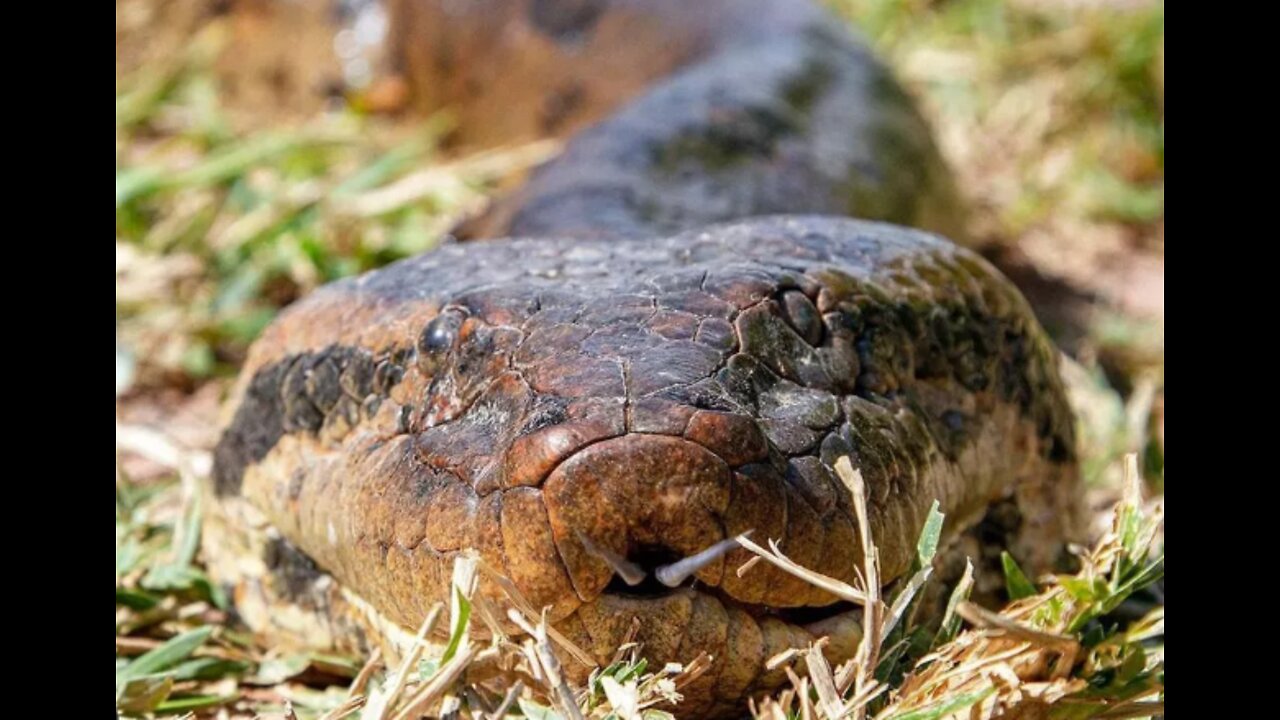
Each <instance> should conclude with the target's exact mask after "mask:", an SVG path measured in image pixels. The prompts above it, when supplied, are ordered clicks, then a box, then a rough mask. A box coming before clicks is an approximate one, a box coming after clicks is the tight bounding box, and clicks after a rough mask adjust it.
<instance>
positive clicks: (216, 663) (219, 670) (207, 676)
mask: <svg viewBox="0 0 1280 720" xmlns="http://www.w3.org/2000/svg"><path fill="white" fill-rule="evenodd" d="M248 668H249V664H248V663H243V662H239V661H236V660H224V659H223V658H212V657H202V658H192V659H190V660H187V661H185V662H183V663H180V664H178V665H177V666H176V667H175V668H173V670H171V671H170V672H169V674H171V675H172V676H173V679H174V680H178V681H181V680H217V679H218V678H222V677H226V676H227V675H236V674H238V673H242V672H244V671H245V670H247V669H248Z"/></svg>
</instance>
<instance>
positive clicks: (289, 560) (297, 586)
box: [262, 536, 322, 607]
mask: <svg viewBox="0 0 1280 720" xmlns="http://www.w3.org/2000/svg"><path fill="white" fill-rule="evenodd" d="M262 554H263V557H262V560H263V562H264V563H265V564H266V566H267V571H268V572H269V573H270V574H271V577H272V578H273V579H274V580H275V581H276V585H277V587H278V589H279V590H280V593H281V595H282V596H283V597H284V599H285V600H288V601H290V602H295V603H298V604H299V605H303V606H304V607H316V606H318V603H319V602H320V601H321V600H322V598H321V597H320V596H319V594H318V593H317V592H316V589H315V584H316V581H317V580H319V579H320V578H321V577H322V573H321V572H320V568H318V567H317V566H316V562H315V560H312V559H311V556H309V555H307V554H306V553H304V552H302V551H301V550H299V549H298V548H297V546H295V545H294V544H293V543H291V542H289V541H288V540H285V539H284V538H282V537H278V536H277V537H272V538H271V539H270V540H268V541H267V545H266V547H265V548H264V549H263V553H262Z"/></svg>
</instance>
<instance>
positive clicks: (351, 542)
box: [205, 0, 1080, 717]
mask: <svg viewBox="0 0 1280 720" xmlns="http://www.w3.org/2000/svg"><path fill="white" fill-rule="evenodd" d="M385 10H386V13H387V19H388V26H389V28H390V35H389V37H388V40H387V47H388V52H389V53H390V56H391V58H392V59H393V63H394V64H395V66H396V67H397V68H398V69H399V72H400V73H401V74H402V75H403V76H404V77H405V78H406V79H407V81H408V83H409V86H410V87H411V89H412V91H413V97H414V102H415V103H416V104H418V105H419V106H421V108H422V109H426V110H430V109H437V108H441V107H450V108H455V109H456V112H457V113H458V114H459V117H460V118H461V120H462V122H461V123H460V126H459V132H460V133H461V135H462V137H461V142H462V144H464V145H465V144H472V145H476V146H483V145H485V144H493V143H495V142H503V141H508V140H513V139H514V140H522V139H529V138H531V137H538V136H547V135H556V136H560V135H563V136H567V137H569V140H568V142H567V146H566V148H565V150H564V152H563V153H562V154H561V155H560V156H558V157H557V158H556V159H554V160H553V161H551V162H550V163H549V164H547V165H545V166H544V167H542V168H540V169H539V170H537V171H536V172H535V173H534V174H533V176H532V177H531V179H530V180H529V181H528V182H527V183H526V184H525V185H524V186H522V187H521V188H519V189H517V190H516V191H515V192H514V193H513V194H511V195H510V196H508V197H507V198H505V199H503V200H500V201H498V202H497V203H496V204H495V205H494V206H493V207H492V208H491V209H490V210H489V211H488V212H486V213H485V214H484V215H482V216H481V217H478V218H474V219H472V220H470V221H468V222H467V223H465V224H464V225H463V226H462V227H460V228H458V230H457V233H456V235H457V236H458V237H459V238H462V239H466V240H468V241H467V242H459V243H447V244H445V245H443V246H442V247H440V248H439V249H437V250H435V251H432V252H429V253H426V254H424V255H422V256H419V257H415V258H411V259H408V260H404V261H401V262H399V263H396V264H394V265H391V266H388V267H386V268H383V269H381V270H377V271H374V272H371V273H368V274H366V275H363V276H360V277H356V278H349V279H346V280H342V281H339V282H336V283H333V284H331V285H328V286H326V287H324V288H322V289H320V290H318V291H316V292H314V293H312V294H311V295H309V296H308V297H306V298H304V299H303V300H301V301H299V302H297V303H295V304H294V305H293V306H291V307H290V308H288V309H287V310H286V311H285V312H283V313H282V314H281V315H280V317H279V318H278V319H277V320H276V321H275V322H274V323H273V324H272V325H271V326H270V327H269V328H268V329H267V330H266V331H265V332H264V334H263V335H262V337H261V338H260V339H259V340H258V341H257V342H256V344H255V345H254V346H253V348H252V349H251V351H250V354H249V358H248V360H247V362H246V364H245V367H244V369H243V372H242V374H241V376H240V380H239V382H238V384H237V386H236V388H235V390H234V393H233V397H232V399H231V402H230V404H229V408H228V415H227V422H226V427H225V430H224V433H223V436H222V439H221V441H220V443H219V445H218V447H217V449H216V452H215V464H214V473H213V481H212V483H211V484H210V487H209V492H210V495H211V496H212V499H213V505H214V508H215V510H216V512H214V513H213V517H212V518H211V519H210V521H209V522H207V523H206V530H205V534H206V538H205V548H206V555H207V556H208V557H209V561H210V568H211V572H212V573H213V574H214V576H215V577H216V578H218V579H219V580H220V581H222V582H224V583H226V584H228V585H229V586H231V587H232V588H233V590H234V598H235V603H236V607H237V610H238V612H239V613H240V615H241V616H242V617H243V618H244V619H245V621H246V622H247V623H248V624H249V625H250V626H251V627H253V628H254V629H255V630H257V631H260V632H262V633H264V634H268V635H271V636H273V637H275V638H278V639H281V641H291V642H296V643H301V644H305V645H310V646H317V647H346V648H362V649H368V648H369V647H370V646H374V645H378V644H380V643H385V642H389V640H388V639H389V638H393V637H398V636H402V635H403V634H404V633H406V632H408V633H412V631H413V629H415V628H416V627H417V626H418V625H419V624H420V623H421V622H422V620H423V618H424V616H425V614H426V612H427V610H428V609H429V608H430V607H431V606H432V605H433V604H434V603H436V602H438V601H441V600H446V601H447V599H448V588H449V583H450V577H451V572H452V567H453V563H454V559H455V558H456V557H457V556H458V555H459V554H460V553H474V554H475V555H477V556H478V557H480V558H481V559H482V560H483V561H484V562H485V563H486V564H487V565H488V566H490V567H492V568H494V569H496V570H498V571H499V572H501V573H502V574H503V575H505V576H506V577H507V578H509V579H510V581H511V582H512V583H513V584H514V586H515V587H516V588H517V589H518V590H519V592H520V593H521V594H522V595H523V596H525V597H526V598H527V599H528V600H529V602H530V603H531V604H533V605H534V606H535V607H538V608H544V607H545V608H547V609H548V610H547V612H548V615H547V617H548V619H549V621H550V622H551V624H552V625H553V626H554V628H556V630H557V631H558V632H559V633H560V634H561V635H562V636H563V637H565V638H566V639H568V640H569V641H571V642H572V643H573V645H574V646H576V647H577V648H580V649H581V650H582V651H583V653H584V654H585V655H586V656H587V657H580V656H574V657H568V658H566V659H565V668H566V671H567V672H569V673H570V675H571V676H574V677H579V678H580V677H583V676H585V674H586V673H587V672H588V671H589V670H590V666H589V665H590V662H597V663H599V662H606V661H607V660H608V658H609V657H610V656H611V655H612V654H613V652H614V650H615V648H616V647H617V645H618V643H620V642H622V641H623V640H624V639H625V637H626V636H627V633H628V632H629V631H630V630H631V627H632V624H633V622H634V621H635V620H636V619H638V620H639V628H640V629H639V635H638V640H639V641H640V642H642V643H644V654H645V655H646V656H647V657H648V658H649V659H650V660H651V661H653V662H659V663H661V662H668V661H675V662H681V661H688V660H690V659H691V658H692V657H693V656H694V655H695V654H697V653H698V652H699V651H705V652H707V653H709V654H710V655H711V656H712V657H713V662H712V666H711V669H710V670H709V671H708V672H707V673H706V674H705V675H703V676H702V677H701V678H699V679H698V680H697V681H696V682H694V683H693V684H692V685H690V686H689V687H687V688H685V689H684V695H685V701H684V702H683V703H681V704H680V706H679V708H678V709H679V711H680V713H682V715H683V716H687V717H733V716H735V715H739V714H741V713H742V712H743V707H744V703H745V699H746V698H747V697H749V696H750V695H751V694H753V693H757V692H762V691H767V690H769V689H771V688H774V687H777V686H778V685H779V684H781V683H784V682H785V681H786V677H785V674H784V670H782V669H780V668H779V669H775V670H767V669H766V668H765V664H764V661H765V660H766V659H767V658H769V657H770V656H772V655H774V654H775V653H777V652H779V651H781V650H784V649H786V648H788V647H803V646H805V645H807V644H808V643H810V642H812V641H813V639H814V638H815V637H817V636H821V635H827V634H830V633H833V632H835V633H837V635H838V636H839V637H843V638H846V639H847V638H849V637H856V636H857V632H858V629H857V614H856V613H855V612H851V610H850V608H849V607H848V606H846V605H845V604H843V603H839V602H837V598H835V597H834V596H832V595H830V594H828V593H827V592H826V591H823V590H821V589H818V588H815V587H813V586H810V585H808V584H806V583H804V582H802V581H800V580H798V579H796V578H794V577H792V576H790V575H788V574H786V573H784V572H783V571H781V570H779V569H777V568H775V567H773V566H770V565H767V564H761V565H758V566H756V567H755V568H753V569H752V570H751V571H750V572H747V573H745V574H742V575H739V574H738V573H737V572H735V569H736V568H738V567H739V566H740V565H741V564H742V563H744V562H745V561H746V560H748V559H749V558H750V557H751V556H750V554H749V553H748V552H747V551H746V550H745V549H742V548H736V549H730V550H728V552H727V553H723V554H721V555H717V556H714V557H713V558H712V559H711V561H710V562H709V563H706V564H704V565H702V566H701V567H699V568H696V572H695V573H693V574H692V575H691V576H690V577H676V578H675V580H674V581H671V578H670V574H671V568H672V567H673V563H677V562H678V561H679V560H680V559H681V558H688V557H690V556H695V555H697V554H698V553H700V552H702V551H704V550H706V549H708V548H712V547H716V546H717V543H721V542H722V541H724V540H726V539H727V538H732V537H733V536H735V535H736V534H738V533H741V532H744V531H748V530H751V531H753V532H754V533H755V535H754V536H753V537H755V538H757V539H758V540H759V541H761V542H763V541H764V540H765V539H773V540H777V541H778V542H779V543H780V547H781V548H782V549H783V551H784V552H786V553H787V554H788V555H789V556H790V557H791V558H792V559H794V560H795V561H796V562H798V563H800V564H802V565H805V566H807V567H810V568H812V569H814V570H817V571H819V572H822V573H825V574H827V575H830V576H832V577H836V578H839V579H842V580H845V581H849V582H851V581H853V580H854V578H855V576H856V571H855V567H857V566H858V565H859V564H860V562H861V557H860V554H861V551H860V549H859V543H858V540H857V537H858V535H857V528H856V524H855V519H854V512H853V509H852V505H851V496H850V489H849V488H848V487H846V486H845V485H844V484H843V483H842V482H841V480H840V479H839V477H838V475H837V474H836V473H834V472H833V469H832V468H833V463H834V462H835V461H836V459H837V458H839V457H842V456H847V457H848V458H849V459H850V460H851V462H852V464H853V465H854V466H855V467H857V468H858V469H859V470H860V471H861V473H862V475H863V477H864V478H865V481H866V485H867V488H868V501H869V510H870V524H871V528H870V530H871V532H872V533H873V536H874V537H875V538H876V540H877V542H878V544H879V546H880V549H881V553H882V557H881V565H882V571H883V576H884V580H885V581H886V582H889V581H893V580H895V579H897V578H899V577H901V576H902V575H903V574H904V573H905V572H906V571H907V570H908V569H909V566H910V563H911V561H912V558H913V557H914V552H915V541H916V538H917V536H918V534H919V532H920V529H921V527H922V525H923V523H924V520H925V516H926V513H927V511H928V509H929V507H930V505H931V504H932V503H933V502H934V501H935V500H937V501H938V502H939V503H940V506H941V509H942V511H943V512H945V513H946V517H947V523H946V527H945V531H944V534H945V537H946V540H947V541H948V542H953V541H955V539H956V538H959V537H960V536H961V535H962V534H963V533H965V532H967V531H969V532H971V531H972V529H973V528H974V527H975V526H977V525H978V524H979V523H980V521H982V519H983V517H984V515H987V514H988V513H989V510H990V508H992V507H994V506H996V505H1001V504H1002V506H1003V507H1006V508H1014V512H1013V514H1014V516H1015V519H1014V522H1013V523H1012V526H1011V527H1010V528H1009V533H1008V537H1009V541H1010V542H1011V544H1012V546H1011V549H1012V550H1013V552H1014V553H1015V554H1016V555H1017V556H1018V557H1019V559H1020V560H1021V561H1022V562H1023V563H1024V565H1025V566H1026V567H1027V568H1028V569H1030V570H1033V571H1039V570H1043V569H1046V568H1049V567H1050V566H1051V565H1052V564H1053V563H1054V562H1055V561H1056V560H1057V559H1058V557H1059V555H1060V553H1061V551H1062V548H1063V546H1064V543H1065V541H1066V540H1068V539H1070V538H1071V537H1072V536H1073V534H1074V533H1075V528H1076V523H1077V520H1076V518H1077V514H1078V509H1077V504H1078V500H1079V494H1080V488H1079V479H1078V473H1077V469H1076V460H1075V441H1074V437H1073V417H1072V414H1071V412H1070V409H1069V407H1068V404H1067V401H1066V398H1065V393H1064V390H1063V387H1062V383H1061V380H1060V379H1059V376H1058V370H1057V354H1056V350H1055V349H1054V348H1053V346H1052V344H1051V342H1050V341H1049V340H1048V339H1047V337H1046V336H1045V334H1044V332H1043V331H1042V330H1041V328H1040V326H1039V325H1038V323H1037V322H1036V320H1035V318H1034V316H1033V314H1032V312H1031V311H1030V309H1029V307H1028V305H1027V303H1026V301H1025V300H1024V299H1023V298H1022V296H1021V295H1020V294H1019V292H1018V291H1017V290H1016V289H1015V288H1014V287H1013V286H1012V285H1011V284H1010V283H1009V282H1008V281H1007V280H1005V279H1004V278H1003V277H1002V276H1001V275H1000V274H999V273H998V272H997V271H996V270H994V269H993V268H992V267H991V266H990V265H988V264H987V263H986V262H985V261H983V260H982V259H981V258H980V257H978V256H977V255H976V254H974V253H972V252H970V251H968V250H966V249H964V248H962V247H959V246H957V245H956V244H953V243H951V242H949V241H948V240H945V239H943V238H942V237H940V236H939V235H935V234H932V233H931V232H929V231H936V232H941V233H946V234H948V235H951V236H953V237H956V236H957V235H956V233H957V232H958V228H959V227H960V225H959V214H960V203H959V202H958V201H957V200H956V192H955V189H954V187H953V186H952V184H951V180H950V179H949V176H948V175H947V172H946V168H945V166H944V165H943V163H942V162H941V161H940V160H939V157H938V153H937V151H936V149H935V147H934V145H933V143H932V141H931V140H930V136H929V133H928V129H927V127H926V125H925V124H924V122H923V121H922V120H921V118H920V117H919V115H918V114H917V113H916V111H915V110H914V109H913V108H912V106H911V103H910V101H909V99H908V97H907V96H906V94H905V93H903V92H902V90H901V89H899V87H898V86H897V85H896V84H895V82H894V81H893V79H892V78H891V76H890V75H889V74H888V73H887V72H886V71H885V70H884V69H883V68H882V67H881V66H880V65H879V64H878V63H877V62H876V60H875V59H874V58H873V57H872V56H871V55H870V54H869V53H868V51H867V50H866V49H865V48H864V47H863V45H862V44H861V43H860V42H859V41H858V40H857V39H856V38H855V37H853V36H851V35H850V34H849V33H848V31H847V30H846V29H845V28H844V27H843V25H842V23H840V22H838V21H836V20H834V19H832V18H830V17H828V15H827V14H826V13H825V12H824V11H822V10H821V9H819V8H817V7H815V6H813V5H811V4H810V3H808V2H805V1H804V0H785V1H778V0H772V1H765V0H705V1H704V2H701V3H687V2H679V1H677V0H576V1H575V0H561V1H555V0H501V1H499V0H476V1H475V2H469V3H467V2H450V1H448V0H388V2H387V3H386V4H385ZM852 217H857V218H860V219H852ZM890 223H892V224H890ZM904 226H911V227H914V228H921V229H907V227H904ZM494 237H501V238H503V239H487V238H494ZM664 572H666V573H667V575H666V576H664V575H663V573H664ZM677 575H679V573H677ZM657 577H665V578H666V579H667V580H668V582H666V583H665V584H664V583H663V582H658V581H657ZM479 592H480V593H481V594H482V595H486V596H490V597H494V598H501V597H503V592H502V590H501V589H500V588H499V587H498V586H497V585H496V584H495V583H494V582H493V581H491V580H489V579H483V580H482V581H481V584H480V588H479ZM849 651H850V647H849V644H848V642H844V643H840V642H834V643H832V644H831V645H830V646H829V647H828V652H829V653H830V654H831V655H832V659H836V660H838V659H842V658H843V657H847V655H848V652H849Z"/></svg>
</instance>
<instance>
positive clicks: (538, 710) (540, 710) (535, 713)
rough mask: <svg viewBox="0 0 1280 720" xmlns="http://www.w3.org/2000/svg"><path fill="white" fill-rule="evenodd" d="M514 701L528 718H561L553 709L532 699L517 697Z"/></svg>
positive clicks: (540, 719) (535, 719)
mask: <svg viewBox="0 0 1280 720" xmlns="http://www.w3.org/2000/svg"><path fill="white" fill-rule="evenodd" d="M516 702H517V703H518V704H519V705H520V712H521V713H523V714H524V716H525V717H527V718H529V720H563V719H562V718H561V717H560V714H559V713H557V712H556V711H555V710H552V709H551V708H549V707H543V706H542V705H539V704H538V703H536V702H534V701H532V700H525V699H524V698H519V699H517V700H516Z"/></svg>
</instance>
